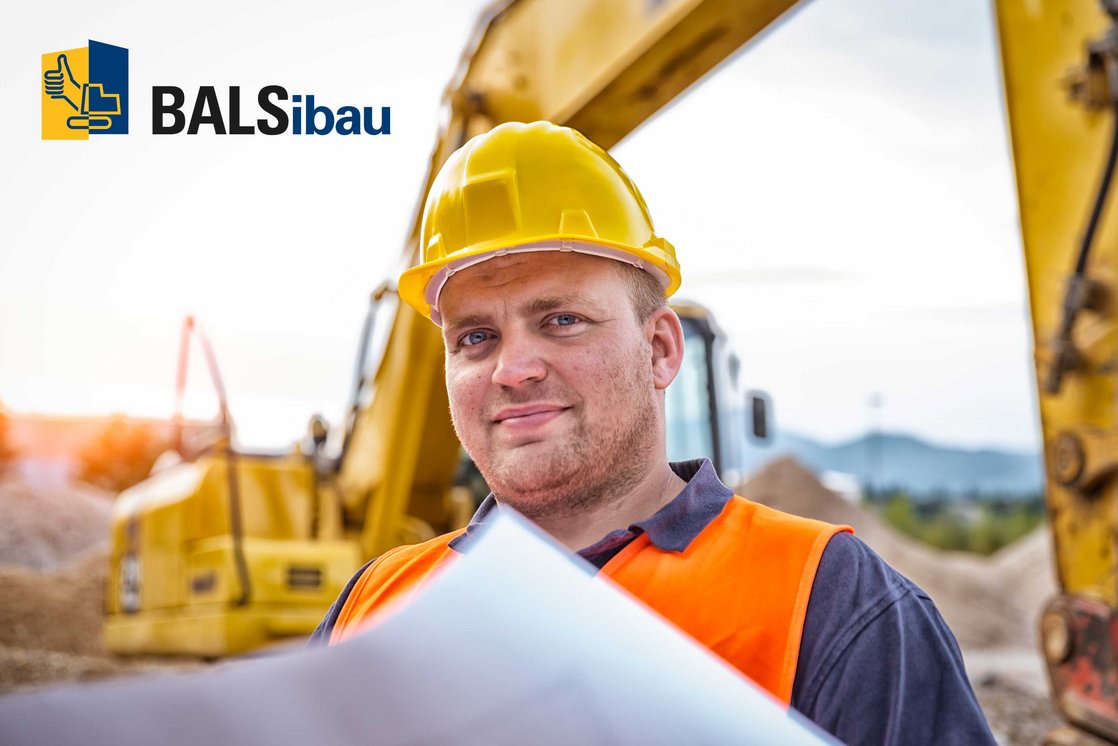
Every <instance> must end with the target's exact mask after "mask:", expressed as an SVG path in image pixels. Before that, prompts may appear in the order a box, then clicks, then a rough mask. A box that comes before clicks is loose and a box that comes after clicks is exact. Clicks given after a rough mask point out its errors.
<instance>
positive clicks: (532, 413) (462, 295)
mask: <svg viewBox="0 0 1118 746" xmlns="http://www.w3.org/2000/svg"><path fill="white" fill-rule="evenodd" d="M612 261H613V260H611V259H603V258H600V257H593V256H587V255H584V254H578V253H570V252H532V253H523V254H512V255H509V256H504V257H498V258H494V259H490V260H488V261H485V262H482V263H481V264H477V265H475V266H473V267H470V268H468V269H466V270H463V271H461V272H459V273H457V274H455V275H454V276H453V277H452V278H451V279H450V280H449V281H448V282H447V284H446V286H445V288H444V289H443V292H442V296H441V298H440V302H439V310H440V312H441V313H442V317H443V339H444V342H445V343H446V385H447V391H448V393H449V395H450V411H451V416H452V418H453V421H454V428H455V431H456V432H457V433H458V437H459V439H460V440H461V441H462V444H463V445H464V446H465V448H466V450H467V451H468V452H469V454H470V456H471V457H472V458H473V459H474V461H475V462H476V463H477V465H478V468H479V469H480V470H481V473H482V475H484V476H485V478H486V480H487V481H488V482H489V486H490V488H492V490H493V492H494V494H496V496H497V497H498V498H499V499H501V500H502V501H504V502H507V503H508V504H510V505H512V506H513V507H515V508H516V509H518V510H520V511H521V512H522V513H524V514H526V515H528V516H529V517H533V518H537V519H539V518H542V517H546V516H556V517H557V516H563V515H573V514H577V513H578V512H580V511H582V510H583V509H585V508H587V507H589V506H593V505H598V504H601V503H603V502H606V501H608V500H609V499H610V497H611V496H612V495H615V494H617V493H619V492H620V491H623V490H624V489H625V488H626V487H628V486H629V485H631V484H634V483H635V482H636V481H638V480H639V479H640V478H641V476H642V474H643V473H644V470H646V469H647V468H648V463H649V461H650V459H655V458H657V457H659V458H663V454H662V453H657V450H662V432H661V431H662V429H663V424H662V416H661V414H660V411H661V410H660V398H659V394H658V392H657V387H656V385H655V383H654V380H653V363H652V347H651V345H650V341H649V338H648V334H647V332H646V329H645V326H646V325H644V324H641V323H640V322H638V320H637V319H636V316H635V314H634V312H633V309H632V305H631V302H630V300H629V296H628V294H627V293H626V290H625V287H624V285H623V283H622V281H621V279H620V277H619V275H618V273H617V272H616V270H614V269H613V268H611V267H610V265H609V263H610V262H612Z"/></svg>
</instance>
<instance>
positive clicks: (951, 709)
mask: <svg viewBox="0 0 1118 746" xmlns="http://www.w3.org/2000/svg"><path fill="white" fill-rule="evenodd" d="M421 240H422V243H421V247H420V249H421V257H420V263H419V264H418V265H417V266H415V267H412V268H411V269H409V270H407V271H406V272H404V273H403V275H402V276H401V277H400V282H399V292H400V297H401V298H402V299H403V300H404V301H405V302H407V303H408V304H409V305H411V306H412V307H413V308H415V309H416V310H417V311H418V312H419V313H421V314H423V315H424V316H427V317H428V318H430V319H431V320H432V321H433V322H434V323H435V324H437V325H438V326H440V327H441V329H442V336H443V341H444V343H445V346H446V385H447V392H448V394H449V398H450V408H451V415H452V418H453V421H454V427H455V431H456V432H457V434H458V436H459V438H460V440H461V442H462V445H463V446H464V447H465V449H466V451H467V452H468V453H469V455H470V456H471V457H472V458H473V460H474V462H475V463H476V464H477V466H478V468H479V469H480V471H481V473H482V475H483V476H484V477H485V479H486V481H487V483H488V484H489V486H490V488H491V489H492V493H491V494H490V495H489V497H487V498H486V500H485V502H484V503H483V504H482V505H481V507H480V508H479V509H478V511H477V513H476V515H475V516H474V518H473V520H472V522H471V524H470V526H469V527H467V528H466V529H463V530H459V531H456V532H453V533H450V534H447V535H444V536H440V537H437V538H435V539H432V540H430V541H427V542H425V543H422V544H418V545H412V546H405V547H400V548H397V549H394V550H391V551H389V552H387V553H385V554H384V555H382V556H381V557H379V558H377V559H375V560H373V561H372V562H370V563H369V564H367V565H366V566H365V567H364V568H362V569H361V570H360V571H359V572H358V573H357V575H356V576H354V578H353V580H351V581H350V583H349V585H348V586H347V587H346V588H345V590H344V591H343V592H342V594H341V597H340V598H339V599H338V600H337V602H336V603H335V604H334V606H333V607H332V608H331V609H330V611H329V613H328V614H327V616H326V618H325V619H324V620H323V622H322V624H321V625H320V626H319V628H318V630H316V631H315V633H314V636H313V637H312V640H313V641H323V642H325V641H329V642H330V643H331V644H333V643H338V642H341V641H344V640H346V639H347V638H348V637H350V636H351V635H353V634H355V633H356V632H357V631H358V630H359V628H360V626H361V623H362V621H363V620H365V619H366V618H368V617H369V616H370V615H371V614H373V613H375V612H376V611H377V610H378V609H380V608H382V607H383V606H384V605H385V604H386V603H389V602H391V601H393V600H395V599H398V598H400V597H401V596H403V595H405V594H407V593H409V592H410V591H412V590H414V589H415V587H416V584H417V583H418V582H419V581H421V580H422V579H423V578H424V577H426V576H427V575H428V574H429V573H430V572H432V571H433V570H434V569H436V568H437V567H439V565H440V564H441V563H443V562H444V561H445V560H446V559H447V558H449V557H452V556H453V555H455V554H457V553H460V552H464V551H468V547H469V545H470V542H471V537H472V536H474V535H475V533H476V532H475V528H476V527H477V526H478V525H480V524H483V523H485V521H486V520H487V519H489V518H490V517H491V516H492V515H493V514H494V513H495V512H496V511H499V510H500V509H501V508H502V507H503V506H511V507H512V508H515V509H516V510H518V511H519V512H521V513H522V514H524V515H525V516H527V517H528V518H530V519H531V520H533V521H534V522H535V523H536V524H538V525H539V526H540V527H541V528H543V529H544V530H545V531H547V532H548V533H549V534H551V535H552V536H553V537H554V538H555V539H557V540H558V541H559V542H561V543H562V544H564V545H565V546H566V547H568V548H569V549H570V550H571V551H572V552H577V553H578V555H580V556H581V557H582V558H583V559H585V560H587V561H588V562H590V563H591V564H593V565H594V566H596V567H597V568H598V569H599V570H600V571H601V572H603V573H605V574H607V575H609V576H610V577H611V578H612V579H613V580H614V581H616V582H618V583H620V584H621V585H622V586H623V587H625V588H626V589H628V590H629V591H631V592H632V593H634V594H635V595H636V596H637V597H639V598H641V599H642V600H644V601H645V602H646V603H647V604H648V605H650V606H651V607H652V608H654V609H656V610H657V611H659V612H660V613H661V614H662V615H664V616H665V617H666V618H668V619H669V620H671V621H672V622H674V623H675V624H676V625H677V626H679V627H680V628H681V629H683V630H684V631H685V632H687V633H688V634H690V635H692V636H693V637H694V638H696V639H697V640H699V641H700V642H702V643H703V644H705V645H706V646H707V647H709V648H710V649H711V650H713V651H714V652H715V653H716V654H718V655H720V656H722V657H723V658H724V659H726V660H727V661H728V662H729V663H730V664H732V665H733V666H735V667H737V668H738V669H739V670H741V671H742V672H743V673H745V674H746V675H748V676H749V677H750V678H752V679H753V680H754V681H756V682H757V683H758V684H759V685H761V686H762V687H764V688H765V689H767V690H768V691H769V692H771V693H772V694H773V695H774V696H775V697H777V698H778V699H779V700H780V701H782V702H783V703H785V704H786V705H789V706H791V707H794V708H796V709H798V710H799V711H801V712H802V713H803V714H805V715H806V716H807V717H808V718H810V719H811V720H813V721H814V722H816V723H817V724H818V725H820V726H821V727H822V728H824V729H825V730H827V731H829V732H830V733H832V734H834V735H835V736H837V737H838V738H840V739H842V740H843V741H846V742H848V743H895V744H919V743H936V744H947V743H966V744H979V743H993V738H992V736H991V734H990V731H989V728H988V726H987V725H986V721H985V719H984V717H983V715H982V712H981V710H980V708H979V706H978V703H977V701H976V699H975V696H974V693H973V691H972V690H971V687H970V685H969V683H968V681H967V677H966V672H965V670H964V667H963V661H962V658H961V655H960V653H959V649H958V646H957V644H956V642H955V639H954V637H953V636H952V635H951V632H950V631H949V630H948V628H947V626H946V624H945V623H944V621H943V619H942V618H941V617H940V615H939V613H938V612H937V610H936V608H935V606H934V605H933V603H932V601H931V599H930V598H929V597H928V596H927V595H926V594H925V593H924V592H923V591H922V590H920V589H919V588H918V587H916V586H915V585H914V584H912V583H911V582H910V581H908V580H907V579H905V578H904V577H902V576H901V575H900V574H898V573H897V572H896V571H894V570H893V569H891V568H890V567H888V566H887V565H886V564H885V562H884V561H882V560H881V559H880V558H879V557H878V556H877V555H876V554H874V553H873V552H872V551H871V550H870V549H869V548H868V547H867V546H866V545H865V544H863V543H861V542H860V541H859V540H858V539H856V538H854V537H853V536H852V534H851V532H850V529H849V528H847V527H842V526H832V525H829V524H825V523H821V522H818V521H813V520H808V519H805V518H800V517H794V516H790V515H786V514H783V513H780V512H778V511H775V510H773V509H770V508H767V507H765V506H762V505H759V504H756V503H753V502H750V501H748V500H745V499H743V498H741V497H737V496H734V495H733V492H732V491H731V490H730V489H729V488H728V487H726V486H725V485H723V484H722V483H721V481H720V480H719V478H718V476H717V475H716V474H715V472H714V469H713V467H712V466H711V463H710V461H708V460H706V459H699V460H696V461H691V462H684V463H668V461H667V456H666V446H665V442H666V437H665V421H664V392H665V390H666V389H667V387H668V385H669V384H670V383H671V382H672V379H673V378H674V377H675V375H676V373H677V372H678V371H679V368H680V365H681V361H682V357H683V331H682V328H681V326H680V322H679V319H678V318H677V317H676V315H675V313H674V312H673V311H672V310H671V309H670V308H668V306H667V303H666V299H667V298H668V297H669V296H670V295H671V294H672V293H673V292H674V291H675V290H676V288H678V287H679V284H680V269H679V264H678V262H677V261H676V256H675V249H674V248H673V247H672V245H671V244H670V243H668V242H667V241H666V240H664V239H663V238H661V237H659V236H657V235H656V234H655V232H654V230H653V226H652V221H651V218H650V215H649V211H648V208H647V206H646V205H645V202H644V200H643V198H642V197H641V195H640V193H639V192H638V191H637V188H636V186H635V185H634V184H633V182H632V181H631V180H630V179H629V178H628V176H627V175H626V174H625V173H624V172H623V171H622V170H621V168H620V166H618V164H617V163H616V162H615V161H614V160H613V159H612V158H611V157H610V156H609V155H608V154H607V153H605V152H604V151H603V150H602V149H600V148H598V147H597V146H596V145H594V144H593V143H591V142H590V141H588V140H587V139H586V138H584V137H582V136H581V135H580V134H579V133H577V132H575V131H574V130H571V129H568V128H565V127H558V126H555V125H553V124H550V123H547V122H536V123H534V124H520V123H510V124H504V125H501V126H499V127H497V128H495V129H493V130H492V131H490V132H489V133H487V134H484V135H480V136H478V137H475V138H473V139H472V140H470V141H469V142H467V143H466V144H465V145H464V146H463V147H462V148H461V149H459V150H458V151H457V152H455V153H454V154H453V155H452V156H451V157H450V158H449V160H448V161H447V162H446V164H445V165H444V166H443V168H442V170H441V172H440V173H439V176H438V178H437V179H436V181H435V183H434V185H433V187H432V190H431V193H430V195H429V196H428V199H427V203H426V206H425V208H424V214H423V228H422V238H421Z"/></svg>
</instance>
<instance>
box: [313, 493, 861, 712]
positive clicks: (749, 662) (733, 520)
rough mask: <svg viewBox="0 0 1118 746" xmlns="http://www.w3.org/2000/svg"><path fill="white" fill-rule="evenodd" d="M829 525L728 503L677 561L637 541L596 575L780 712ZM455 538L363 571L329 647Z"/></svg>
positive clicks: (416, 579) (436, 563)
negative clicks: (743, 679)
mask: <svg viewBox="0 0 1118 746" xmlns="http://www.w3.org/2000/svg"><path fill="white" fill-rule="evenodd" d="M841 531H852V529H851V528H850V527H849V526H833V525H831V524H829V523H822V522H820V521H814V520H810V519H807V518H800V517H799V516H793V515H788V514H786V513H781V512H780V511H777V510H774V509H772V508H769V507H766V506H764V505H760V504H759V503H755V502H751V501H749V500H746V499H745V498H742V497H737V496H735V497H733V498H732V499H731V500H730V501H729V502H728V503H727V504H726V507H725V508H724V509H723V510H722V512H721V513H720V514H719V515H718V516H717V517H716V518H715V519H714V520H713V521H711V522H710V524H709V525H707V527H706V528H704V529H703V530H702V531H701V532H700V533H699V535H698V536H697V537H695V539H694V540H693V541H692V542H691V544H690V545H689V546H688V547H687V549H686V550H684V551H683V552H670V551H668V552H665V551H662V550H660V549H658V548H657V547H656V546H655V545H654V544H652V543H651V542H650V541H649V538H648V535H647V534H644V533H642V534H640V535H639V536H637V538H635V539H633V541H631V542H630V543H629V544H628V545H626V546H625V548H623V549H622V550H621V551H620V552H619V553H618V554H617V555H616V556H614V557H613V558H612V559H611V560H610V561H609V562H607V563H606V565H605V567H603V568H602V570H601V574H604V575H606V576H608V577H609V578H610V579H611V580H613V581H614V582H615V583H617V584H618V585H620V586H621V587H622V588H625V589H626V590H627V591H629V592H630V593H631V594H633V595H634V596H636V597H637V598H639V599H640V600H642V601H643V602H644V603H646V604H647V605H649V606H651V607H652V608H653V609H655V610H656V611H658V612H659V613H660V614H661V615H663V616H664V617H666V618H667V619H668V620H669V621H671V622H672V623H673V624H675V625H676V626H677V627H679V628H680V629H682V630H683V631H685V632H687V633H688V634H689V635H691V636H692V637H694V638H695V639H696V640H698V641H699V642H700V643H702V644H703V645H705V646H706V647H708V648H709V649H710V650H712V651H713V652H714V653H716V654H717V655H719V656H721V657H722V658H724V659H725V660H726V661H728V662H729V663H730V664H731V665H733V666H734V667H735V668H737V669H738V670H740V671H741V672H742V673H744V674H745V675H746V676H748V677H749V678H751V679H753V680H754V681H755V682H757V683H758V684H759V685H760V686H762V687H764V688H765V689H767V690H768V691H769V692H771V693H772V694H773V696H775V697H776V698H777V699H779V700H780V701H781V702H783V703H784V704H785V705H787V704H789V703H790V702H791V699H792V682H793V681H794V679H795V677H796V661H797V660H798V658H799V654H800V635H801V634H802V633H803V627H804V618H805V616H806V614H807V603H808V599H809V598H810V596H811V586H812V583H813V582H814V580H815V571H816V569H817V568H818V567H819V559H820V557H822V555H823V549H824V548H825V547H826V546H827V542H828V541H830V539H831V537H832V536H834V535H835V534H836V533H839V532H841ZM461 533H462V530H459V531H455V532H452V533H449V534H445V535H443V536H439V537H436V538H434V539H431V540H430V541H427V542H425V543H423V544H415V545H411V546H404V547H398V548H396V549H393V550H391V551H389V552H386V553H385V554H383V555H382V556H381V557H380V558H379V559H378V560H377V561H376V562H374V563H373V564H371V565H370V566H369V567H368V568H366V569H365V572H364V573H362V575H361V577H360V578H359V579H358V581H357V583H356V584H355V585H354V586H353V590H352V591H351V592H350V594H349V597H348V598H346V601H345V604H344V605H343V606H342V610H341V612H340V613H339V615H338V619H337V622H336V623H335V625H334V630H333V632H332V633H331V636H330V644H331V645H335V644H337V643H339V642H342V641H344V640H346V639H348V638H350V637H352V636H353V635H354V634H356V633H357V632H358V631H360V628H361V626H362V624H361V623H362V622H363V621H364V620H365V619H366V618H368V617H369V616H370V615H371V614H373V613H375V612H376V611H378V610H380V609H382V608H384V606H385V604H387V603H389V602H392V601H395V600H398V599H400V598H402V597H404V596H406V595H408V594H409V593H411V592H412V591H414V590H415V589H416V587H417V585H418V584H419V583H420V581H422V580H423V579H424V578H426V577H428V576H429V575H430V573H431V572H433V571H434V570H435V569H436V568H438V567H440V566H441V565H442V564H443V563H444V562H445V561H447V560H450V559H453V557H455V556H457V552H455V551H454V550H453V549H451V548H450V547H449V546H447V545H448V544H449V542H450V541H451V540H452V539H453V538H454V537H455V536H458V535H459V534H461Z"/></svg>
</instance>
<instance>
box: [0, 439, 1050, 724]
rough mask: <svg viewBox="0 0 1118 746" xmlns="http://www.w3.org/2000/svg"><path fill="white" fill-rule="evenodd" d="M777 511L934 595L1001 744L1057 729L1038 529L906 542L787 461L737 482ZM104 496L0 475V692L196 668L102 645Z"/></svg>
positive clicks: (1045, 543)
mask: <svg viewBox="0 0 1118 746" xmlns="http://www.w3.org/2000/svg"><path fill="white" fill-rule="evenodd" d="M741 493H742V494H744V495H745V496H747V497H750V498H752V499H755V500H758V501H760V502H764V503H767V504H770V505H773V506H775V507H777V508H779V509H781V510H785V511H788V512H792V513H799V514H801V515H807V516H811V517H815V518H820V519H822V520H827V521H831V522H835V523H846V524H850V525H852V526H853V527H854V528H855V531H856V534H857V535H858V536H859V537H860V538H862V540H864V541H865V542H866V543H867V544H869V545H870V546H871V547H872V548H873V549H874V550H875V551H877V552H878V553H879V554H880V555H882V556H883V557H884V558H885V559H886V560H887V561H888V562H890V564H892V565H893V566H894V567H896V568H897V569H898V570H900V571H901V572H902V573H904V574H905V575H907V576H908V577H910V578H911V579H912V580H914V581H915V582H916V583H917V584H919V585H920V586H921V587H923V588H924V589H925V590H926V591H928V593H929V594H930V595H931V596H932V598H933V599H934V600H935V601H936V604H937V606H938V607H939V609H940V611H941V613H942V614H943V616H944V618H945V619H946V620H947V622H948V624H949V625H950V626H951V628H952V630H953V631H954V633H955V635H956V638H957V639H958V640H959V643H960V647H961V648H962V649H963V653H964V657H965V658H966V661H967V668H968V672H969V674H970V676H971V680H972V681H973V682H974V684H975V692H976V694H977V695H978V698H979V701H980V703H981V704H982V707H983V709H984V711H985V712H986V714H987V717H988V719H989V721H990V724H991V727H992V729H993V730H994V733H995V735H996V736H997V738H998V741H999V742H1000V743H1003V744H1006V745H1007V746H1008V745H1016V744H1030V745H1032V744H1036V743H1039V740H1040V738H1041V737H1042V736H1043V734H1044V733H1046V732H1047V731H1048V730H1049V729H1051V728H1053V727H1055V726H1057V725H1059V724H1060V722H1061V721H1060V718H1059V716H1058V715H1057V714H1056V713H1055V711H1054V710H1053V708H1052V705H1051V704H1050V702H1049V699H1048V689H1047V682H1046V680H1045V674H1044V671H1043V666H1042V662H1041V660H1040V656H1039V653H1038V652H1037V650H1038V648H1037V644H1036V632H1035V630H1036V622H1037V615H1038V613H1039V610H1040V608H1041V604H1042V602H1043V600H1044V599H1045V598H1046V597H1047V596H1048V595H1049V594H1051V593H1053V592H1054V590H1055V585H1054V583H1053V580H1052V577H1053V574H1052V558H1051V548H1050V545H1049V540H1048V535H1047V532H1046V531H1044V530H1043V529H1041V530H1038V531H1037V532H1035V533H1033V534H1031V535H1030V536H1028V537H1026V538H1024V539H1022V540H1021V541H1019V542H1017V543H1015V544H1014V545H1012V546H1010V547H1006V548H1005V549H1003V550H1002V551H1001V552H999V553H997V554H995V555H994V556H992V557H989V558H981V557H975V556H973V555H965V554H959V553H944V552H937V551H935V550H932V549H929V548H926V547H923V546H920V545H917V544H914V543H913V542H912V541H911V540H909V539H907V538H906V537H903V536H901V535H899V534H897V533H896V532H894V531H893V530H892V529H890V528H889V527H888V526H886V525H885V524H883V523H882V522H881V521H880V520H878V519H877V518H876V516H874V515H873V514H871V513H869V512H867V511H866V510H864V509H862V508H861V507H859V506H857V505H853V504H851V503H849V502H847V501H845V500H844V499H842V498H841V497H839V496H838V495H835V494H834V493H832V492H830V491H829V490H827V489H826V488H824V487H823V486H822V485H821V484H820V483H819V480H818V479H817V478H816V477H815V476H814V475H813V474H812V473H811V472H809V471H807V470H806V469H804V468H803V467H801V466H800V465H799V464H797V463H796V462H795V461H792V460H790V459H783V460H779V461H776V462H773V463H772V464H770V465H768V466H767V467H765V468H764V469H763V470H761V471H760V472H759V473H758V474H756V475H755V476H754V477H753V478H752V479H751V480H749V482H747V483H746V484H745V485H744V486H743V487H742V488H741ZM112 499H113V496H112V495H109V494H107V493H102V492H100V491H98V490H94V489H92V488H88V487H83V486H77V485H75V486H73V487H71V488H53V487H52V488H36V487H33V486H31V485H27V484H23V483H18V482H13V481H11V480H8V481H0V515H2V516H4V519H3V520H2V521H0V694H2V693H6V692H13V691H21V690H27V689H30V688H37V687H42V686H47V685H51V684H56V683H59V682H73V681H79V682H81V681H92V680H96V679H103V678H108V677H114V676H123V675H150V674H153V673H157V672H167V671H179V670H184V669H185V670H191V669H198V668H201V667H203V666H204V665H205V664H203V663H201V662H199V661H189V660H187V661H184V660H182V659H154V658H140V659H121V658H116V657H114V656H112V655H110V654H108V653H107V652H106V651H105V649H104V646H103V644H102V641H101V624H102V607H103V603H104V601H103V599H104V590H103V589H104V587H105V583H106V572H107V568H108V546H107V537H108V526H109V512H110V509H111V501H112Z"/></svg>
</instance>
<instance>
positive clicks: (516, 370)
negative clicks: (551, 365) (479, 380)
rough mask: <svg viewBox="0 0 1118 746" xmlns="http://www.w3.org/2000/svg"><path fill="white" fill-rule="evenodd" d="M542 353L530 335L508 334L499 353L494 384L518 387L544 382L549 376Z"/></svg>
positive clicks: (494, 370)
mask: <svg viewBox="0 0 1118 746" xmlns="http://www.w3.org/2000/svg"><path fill="white" fill-rule="evenodd" d="M540 353H541V350H540V349H539V345H538V344H537V343H536V341H535V340H533V339H532V337H531V335H530V334H527V333H523V332H513V333H506V334H505V335H504V336H503V337H502V338H501V341H500V346H499V348H498V351H497V367H496V368H494V369H493V383H495V384H497V385H498V386H510V387H516V386H523V385H524V384H526V383H533V382H536V381H542V380H543V379H544V378H545V377H546V376H547V365H546V364H545V363H544V361H543V357H542V356H541V354H540Z"/></svg>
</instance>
